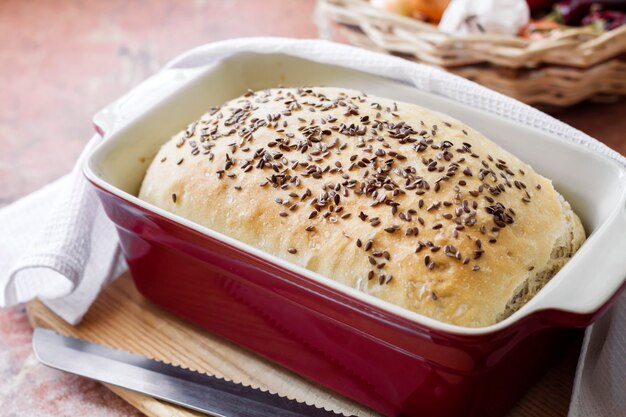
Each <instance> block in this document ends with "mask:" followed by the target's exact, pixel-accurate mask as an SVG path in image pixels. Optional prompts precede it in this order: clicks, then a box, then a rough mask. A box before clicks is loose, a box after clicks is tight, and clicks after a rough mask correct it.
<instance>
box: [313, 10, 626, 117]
mask: <svg viewBox="0 0 626 417" xmlns="http://www.w3.org/2000/svg"><path fill="white" fill-rule="evenodd" d="M316 20H317V23H318V27H319V29H320V34H321V36H322V37H325V38H340V39H342V40H345V41H347V42H349V43H352V44H354V45H358V46H362V47H365V48H369V49H374V50H378V51H383V52H388V53H392V54H395V55H400V56H403V57H406V58H409V59H413V60H415V61H418V62H424V63H428V64H433V65H437V66H440V67H443V68H445V69H446V70H448V71H451V72H454V73H456V74H459V75H461V76H463V77H466V78H469V79H472V80H474V81H476V82H478V83H480V84H483V85H485V86H487V87H490V88H493V89H494V90H498V91H500V92H502V93H504V94H507V95H509V96H512V97H515V98H517V99H519V100H521V101H524V102H526V103H529V104H540V105H541V104H543V105H552V106H561V107H562V106H569V105H572V104H575V103H578V102H580V101H583V100H586V99H596V100H602V101H606V100H610V99H615V98H617V97H619V96H623V95H626V59H625V55H626V26H622V27H620V28H618V29H615V30H612V31H610V32H606V33H602V34H598V33H596V32H594V31H592V30H590V29H589V28H576V29H570V30H564V31H559V32H558V33H555V34H554V35H553V36H550V37H549V38H546V39H542V40H528V39H523V38H517V37H512V36H499V35H488V34H479V35H470V36H453V35H450V34H447V33H443V32H440V31H439V30H438V29H437V27H436V26H434V25H431V24H428V23H424V22H420V21H418V20H415V19H411V18H407V17H403V16H399V15H396V14H393V13H388V12H384V11H381V10H378V9H374V8H373V7H371V6H370V5H369V2H368V1H367V0H318V4H317V11H316Z"/></svg>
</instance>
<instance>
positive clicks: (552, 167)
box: [85, 53, 626, 334]
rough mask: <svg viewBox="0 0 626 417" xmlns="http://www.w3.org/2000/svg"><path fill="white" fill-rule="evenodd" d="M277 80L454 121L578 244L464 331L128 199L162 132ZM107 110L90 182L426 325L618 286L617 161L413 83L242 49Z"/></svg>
mask: <svg viewBox="0 0 626 417" xmlns="http://www.w3.org/2000/svg"><path fill="white" fill-rule="evenodd" d="M279 84H282V85H284V86H300V85H326V86H337V87H345V88H353V89H357V90H360V91H363V92H365V93H368V94H373V95H379V96H383V97H388V98H392V99H395V100H399V101H405V102H410V103H415V104H419V105H422V106H424V107H428V108H430V109H433V110H437V111H440V112H442V113H446V114H448V115H450V116H452V117H455V118H456V119H458V120H460V121H462V122H464V123H466V124H468V125H470V126H472V127H473V128H475V129H477V130H479V131H481V132H482V133H484V134H485V135H486V136H487V137H489V138H490V139H491V140H493V141H494V142H496V143H498V144H499V145H501V146H502V147H504V148H505V149H507V150H509V151H510V152H512V153H513V154H515V155H517V156H518V157H519V158H521V159H522V160H523V161H525V162H527V163H529V164H530V165H532V166H533V167H534V168H535V169H536V170H537V171H538V172H539V173H541V174H542V175H544V176H545V177H547V178H551V179H552V180H553V181H554V185H555V187H556V188H557V190H558V191H559V192H561V194H563V196H564V197H565V198H566V199H567V200H568V201H569V202H570V203H571V204H572V206H573V208H574V210H575V211H576V213H578V215H579V216H580V217H581V219H582V221H583V224H584V226H585V229H586V231H587V234H588V236H589V238H588V240H587V242H585V244H584V245H583V247H582V248H581V249H580V250H579V252H578V253H577V254H576V256H575V257H574V258H573V259H572V260H571V261H570V262H569V263H568V264H567V265H566V267H565V268H563V269H562V270H561V271H560V272H559V274H557V276H555V277H554V278H553V279H552V280H551V281H550V282H549V283H548V284H547V285H546V287H544V289H542V290H541V291H540V292H539V293H538V294H537V295H536V296H535V297H534V298H533V299H532V300H531V301H530V302H528V303H527V304H526V305H525V306H524V307H522V308H521V309H520V310H519V311H518V312H516V313H515V314H513V315H512V316H511V317H509V318H507V319H506V320H504V321H502V322H499V323H497V324H495V325H492V326H489V327H484V328H479V329H469V328H463V327H459V326H453V325H449V324H446V323H442V322H439V321H436V320H433V319H430V318H428V317H424V316H421V315H418V314H416V313H412V312H410V311H407V310H405V309H402V308H400V307H397V306H395V305H392V304H389V303H387V302H385V301H382V300H379V299H376V298H374V297H372V296H369V295H367V294H364V293H362V292H359V291H357V290H355V289H352V288H349V287H346V286H344V285H341V284H338V283H337V282H335V281H333V280H331V279H328V278H325V277H322V276H320V275H319V274H316V273H313V272H311V271H308V270H306V269H304V268H301V267H298V266H295V265H292V264H290V263H288V262H286V261H284V260H282V259H280V258H277V257H274V256H271V255H268V254H265V253H264V252H261V251H259V250H257V249H255V248H253V247H251V246H248V245H245V244H242V243H240V242H237V241H235V240H233V239H230V238H228V237H227V236H224V235H221V234H219V233H216V232H213V231H211V230H209V229H207V228H204V227H202V226H199V225H196V224H194V223H191V222H189V221H188V220H186V219H183V218H181V217H179V216H176V215H173V214H171V213H168V212H165V211H164V210H161V209H158V208H156V207H153V206H151V205H149V204H147V203H144V202H143V201H141V200H139V199H137V198H136V197H135V195H136V194H137V192H138V190H139V187H140V184H141V181H142V180H143V177H144V174H145V170H146V169H147V167H148V165H149V164H150V162H151V160H152V159H153V157H154V155H155V154H156V152H157V150H158V149H159V147H160V146H161V145H162V144H163V143H164V142H165V141H167V140H168V139H169V138H170V136H171V135H173V134H174V133H176V132H178V131H180V130H181V129H182V128H184V127H185V126H186V125H187V124H188V123H190V122H192V121H193V120H195V119H197V118H198V117H199V116H200V115H201V114H203V113H204V112H205V111H207V110H208V109H209V108H210V107H211V106H214V105H219V104H221V103H223V102H225V101H227V100H229V99H231V98H234V97H237V96H239V95H241V94H242V93H244V92H245V91H246V90H247V89H248V88H251V89H263V88H271V87H276V86H278V85H279ZM107 111H108V112H109V113H111V114H109V115H108V117H110V119H111V120H113V121H116V122H117V123H118V126H119V124H120V120H121V121H122V122H123V123H121V124H123V127H121V128H119V129H117V130H116V131H114V132H107V135H106V140H104V141H103V143H102V145H100V146H99V147H98V148H97V149H96V150H95V152H94V153H93V154H92V155H91V157H90V158H89V159H88V161H87V163H86V166H85V173H86V175H87V176H88V177H89V178H90V179H91V180H92V181H94V182H95V183H97V184H98V185H100V186H101V187H103V188H105V189H107V190H109V191H111V192H112V193H114V194H117V195H119V196H120V197H122V198H125V199H127V200H130V201H132V202H133V203H135V204H137V205H140V206H143V207H146V208H148V209H150V210H152V211H154V212H157V213H159V214H161V215H163V216H165V217H169V218H172V219H174V220H176V221H178V222H180V223H183V224H185V225H186V226H189V227H192V228H194V229H197V230H199V231H201V232H203V233H205V234H208V235H211V236H214V237H217V238H219V239H221V240H224V241H226V242H228V243H230V244H232V245H235V246H239V247H241V248H243V249H245V250H247V251H249V252H252V253H254V254H256V255H258V256H261V257H264V258H266V259H269V260H271V261H273V262H275V263H277V264H281V265H283V266H286V267H288V268H290V269H294V270H297V272H299V273H301V274H303V275H306V276H309V277H311V278H312V279H315V280H320V281H321V282H323V283H324V284H326V285H329V286H332V287H334V288H337V289H340V290H342V291H343V292H347V293H349V294H350V295H352V296H354V297H357V298H361V299H364V300H366V301H367V302H369V303H370V304H375V305H377V306H379V307H381V308H384V309H386V310H391V311H393V312H394V313H396V314H399V315H401V316H405V317H407V318H410V319H412V320H414V321H418V322H420V323H424V324H427V325H429V326H431V327H436V328H439V329H441V330H444V331H450V332H455V333H463V334H480V333H487V332H491V331H495V330H497V329H499V328H502V327H504V326H508V325H510V324H511V323H512V322H513V321H516V320H519V319H520V318H521V317H523V316H525V315H527V314H530V313H532V312H534V311H537V310H540V309H545V308H556V309H562V310H566V311H572V312H576V313H583V314H584V313H589V312H593V311H595V310H597V309H598V308H599V307H600V306H601V305H602V304H603V303H604V302H605V301H606V300H607V299H608V298H609V297H610V296H611V295H612V294H613V293H614V292H615V291H616V290H617V288H619V286H620V285H621V283H622V282H623V281H624V278H625V277H626V259H625V258H626V257H625V256H624V254H626V239H624V236H626V174H625V170H624V169H623V168H622V167H620V166H619V165H618V164H617V163H615V162H614V161H612V160H610V159H608V158H606V157H603V156H601V155H598V154H597V153H595V152H592V151H590V150H589V149H587V148H585V147H583V146H579V145H575V144H572V143H570V142H568V141H565V140H563V139H560V138H558V137H555V136H552V135H549V134H546V133H543V132H541V131H539V130H537V129H534V128H531V127H528V126H524V125H521V124H519V123H515V122H512V121H509V120H507V119H504V118H501V117H498V116H494V115H492V114H490V113H487V112H484V111H481V110H477V109H474V108H471V107H469V106H466V105H463V104H459V103H456V102H454V101H452V100H450V99H447V98H443V97H440V96H436V95H433V94H429V93H425V92H423V91H420V90H418V89H416V88H415V87H413V86H409V85H405V84H401V83H398V82H396V81H393V80H389V79H385V78H381V77H378V76H373V75H371V74H367V73H362V72H358V71H353V70H348V69H345V68H341V67H336V66H332V65H326V64H319V63H315V62H311V61H307V60H303V59H299V58H294V57H289V56H286V55H274V54H272V55H261V54H253V53H245V54H239V55H236V56H234V57H232V58H229V59H227V60H224V61H221V62H220V63H218V64H214V65H212V66H210V67H208V68H203V69H202V70H166V71H163V72H161V73H159V74H157V75H156V76H155V77H153V78H152V79H151V80H148V82H147V83H145V85H144V86H143V87H142V86H140V88H139V89H137V90H136V91H135V93H134V94H133V95H131V96H130V97H127V98H126V99H124V100H122V101H120V102H118V103H116V104H115V105H114V106H113V107H111V108H109V109H108V110H107ZM129 115H131V116H129ZM116 118H117V119H116ZM105 128H106V127H105ZM619 232H621V235H620V233H619ZM619 236H622V238H621V239H620V238H619ZM620 254H621V255H620Z"/></svg>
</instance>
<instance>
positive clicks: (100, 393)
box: [0, 0, 626, 417]
mask: <svg viewBox="0 0 626 417" xmlns="http://www.w3.org/2000/svg"><path fill="white" fill-rule="evenodd" d="M313 6H314V0H298V1H293V0H264V1H258V0H186V1H177V2H167V1H160V0H159V1H151V2H149V1H134V2H127V1H125V0H111V1H107V2H87V1H72V2H62V1H54V0H49V1H42V2H34V1H22V0H4V1H2V2H0V39H1V40H2V41H1V43H2V47H1V48H0V63H1V65H0V95H1V97H2V106H1V107H0V207H2V206H5V205H7V204H9V203H11V202H12V201H14V200H16V199H17V198H19V197H21V196H23V195H25V194H27V193H29V192H31V191H34V190H36V189H37V188H39V187H41V186H42V185H44V184H46V183H48V182H50V181H51V180H53V179H55V178H58V177H60V176H61V175H63V174H64V173H66V172H67V171H68V170H69V169H70V167H71V166H72V164H73V162H74V161H75V159H76V157H77V156H78V154H79V153H80V151H81V149H82V147H83V146H84V144H85V142H86V141H87V139H88V138H89V137H90V136H91V134H92V126H91V116H92V115H93V114H94V113H95V112H96V111H97V110H98V109H100V108H101V107H103V106H104V105H106V104H107V103H109V102H110V101H112V100H113V99H115V98H116V97H118V96H120V95H121V94H123V93H124V92H125V91H127V90H129V89H130V88H131V87H132V86H134V85H135V84H137V83H139V82H140V81H141V80H142V79H144V78H146V77H147V76H149V75H150V74H152V73H153V72H155V71H156V70H157V69H158V68H159V67H160V66H161V65H163V63H165V62H166V61H167V60H168V59H170V58H172V57H174V56H175V55H177V54H178V53H180V52H182V51H184V50H186V49H188V48H190V47H193V46H195V45H198V44H202V43H206V42H211V41H215V40H219V39H226V38H231V37H240V36H255V35H271V36H290V37H317V31H316V28H315V26H314V24H313V21H312V18H311V17H312V11H313ZM554 116H555V117H557V118H559V119H561V120H563V121H565V122H567V123H570V124H572V125H573V126H575V127H577V128H579V129H581V130H583V131H585V132H587V133H589V134H591V135H592V136H594V137H596V138H598V139H599V140H601V141H603V142H605V143H607V144H608V145H609V146H611V147H613V148H614V149H616V150H618V151H619V152H621V153H622V154H626V136H625V133H624V132H626V100H625V101H622V102H620V103H617V104H608V103H607V104H591V103H586V104H581V105H578V106H575V107H573V108H571V109H568V110H566V111H561V112H559V113H555V114H554ZM30 339H31V330H30V326H29V324H28V320H27V319H26V316H25V313H24V309H23V308H12V309H8V310H3V311H0V410H2V411H1V412H0V414H2V415H3V416H29V417H39V416H55V417H56V416H70V415H72V416H74V415H89V416H94V417H99V416H134V415H140V413H139V412H138V411H136V410H134V409H133V408H131V407H130V406H128V405H127V404H126V403H125V402H124V401H122V400H120V399H119V398H117V397H116V396H115V395H113V394H112V393H110V392H109V391H108V390H107V389H105V388H104V387H103V386H101V385H99V384H97V383H94V382H90V381H87V380H85V379H83V378H79V377H75V376H70V375H65V374H62V373H61V372H57V371H53V370H50V369H46V368H44V367H42V366H41V365H39V364H38V363H37V361H36V359H35V358H34V357H33V355H32V352H31V349H30Z"/></svg>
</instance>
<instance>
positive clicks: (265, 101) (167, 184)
mask: <svg viewBox="0 0 626 417" xmlns="http://www.w3.org/2000/svg"><path fill="white" fill-rule="evenodd" d="M139 197H140V198H142V199H143V200H145V201H147V202H149V203H152V204H154V205H156V206H159V207H162V208H164V209H166V210H169V211H171V212H173V213H176V214H179V215H181V216H183V217H186V218H189V219H191V220H193V221H195V222H197V223H199V224H202V225H205V226H207V227H209V228H211V229H213V230H216V231H218V232H222V233H224V234H227V235H229V236H231V237H233V238H235V239H238V240H240V241H242V242H245V243H248V244H251V245H253V246H256V247H258V248H260V249H262V250H264V251H266V252H268V253H271V254H274V255H277V256H280V257H282V258H285V259H287V260H289V261H291V262H293V263H296V264H299V265H302V266H304V267H306V268H309V269H311V270H313V271H316V272H318V273H320V274H322V275H325V276H327V277H330V278H333V279H335V280H337V281H339V282H342V283H344V284H346V285H349V286H352V287H356V288H359V289H360V290H362V291H365V292H367V293H370V294H372V295H374V296H376V297H379V298H382V299H384V300H387V301H389V302H392V303H395V304H397V305H399V306H402V307H405V308H407V309H409V310H412V311H415V312H418V313H421V314H424V315H427V316H430V317H433V318H435V319H438V320H442V321H445V322H448V323H453V324H458V325H462V326H470V327H477V326H485V325H489V324H493V323H494V322H495V321H496V320H497V319H498V318H500V317H504V316H505V315H506V311H507V310H510V309H511V308H518V307H519V305H521V304H520V300H523V302H525V301H526V298H524V297H523V296H522V295H520V294H521V292H520V291H521V289H522V288H523V287H524V285H526V283H529V282H534V281H533V277H535V276H538V277H540V276H541V272H542V271H544V270H546V269H550V270H553V269H554V265H555V261H554V259H555V258H554V257H553V250H554V248H555V247H557V246H558V245H561V246H563V245H565V246H566V247H567V248H568V250H563V251H561V253H559V256H558V257H557V258H558V262H557V263H558V268H557V269H556V270H558V269H560V267H561V266H562V264H563V263H564V262H565V261H566V260H567V259H569V257H570V256H571V255H572V254H573V252H575V250H576V249H577V248H578V247H579V246H580V244H581V242H582V240H583V239H584V232H583V230H582V226H581V225H580V221H579V220H578V217H576V215H575V214H574V213H573V212H572V211H571V209H569V205H568V204H567V203H563V204H562V203H561V199H560V196H559V195H558V193H557V192H556V191H555V190H554V188H553V187H552V184H551V182H550V181H549V180H547V179H545V178H543V177H541V176H540V175H538V174H537V173H535V172H534V170H533V169H532V168H531V167H529V166H528V165H526V164H524V163H523V162H521V161H519V160H518V159H517V158H516V157H515V156H513V155H511V154H510V153H508V152H507V151H505V150H504V149H502V148H500V147H499V146H498V145H496V144H494V143H493V142H491V141H489V140H488V139H486V138H485V137H484V136H483V135H481V134H480V133H478V132H477V131H475V130H472V129H470V128H468V127H467V126H465V125H463V124H462V123H460V122H458V121H456V120H454V119H452V118H450V117H448V116H444V115H441V114H438V113H435V112H432V111H429V110H426V109H424V108H421V107H418V106H416V105H412V104H406V103H397V104H396V103H394V102H392V101H390V100H386V99H382V98H377V97H367V96H365V95H364V94H362V93H358V92H356V91H351V90H344V89H336V88H319V87H314V88H306V89H273V90H267V91H261V92H256V93H252V92H250V93H248V94H247V95H246V96H244V97H240V98H237V99H235V100H232V101H230V102H228V103H226V104H224V105H223V106H222V107H221V108H219V109H212V110H211V111H210V112H209V113H207V114H205V115H204V116H202V118H201V119H200V120H199V122H196V123H194V124H192V125H190V126H189V127H188V128H187V129H186V130H185V131H183V132H181V133H179V134H178V135H175V136H174V137H173V138H172V139H171V140H170V141H169V142H167V143H166V144H165V145H164V146H163V147H162V148H161V150H160V151H159V153H158V155H157V156H156V158H155V159H154V161H153V162H152V164H151V166H150V168H149V169H148V172H147V174H146V178H145V179H144V182H143V184H142V187H141V191H140V194H139ZM564 242H565V243H564ZM554 272H555V271H552V272H550V274H549V275H550V276H549V277H548V278H547V279H549V278H550V277H551V276H552V275H553V273H554ZM544 275H546V274H544ZM547 279H544V278H541V279H539V280H538V282H539V281H541V282H545V281H547ZM535 284H537V283H534V284H533V285H534V286H536V285H535ZM540 285H543V284H542V283H541V284H540ZM533 288H534V287H533ZM530 291H535V290H534V289H531V290H530ZM535 292H536V291H535ZM533 294H534V293H533ZM516 296H517V301H516V302H515V303H514V304H515V306H513V305H512V304H510V303H511V300H512V299H514V297H516Z"/></svg>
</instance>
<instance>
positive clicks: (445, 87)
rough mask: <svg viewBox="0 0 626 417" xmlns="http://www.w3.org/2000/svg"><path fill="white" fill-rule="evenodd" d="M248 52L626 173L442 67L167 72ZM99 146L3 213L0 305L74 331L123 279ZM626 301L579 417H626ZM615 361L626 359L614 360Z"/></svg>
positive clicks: (306, 53) (180, 64)
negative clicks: (486, 118) (98, 189)
mask: <svg viewBox="0 0 626 417" xmlns="http://www.w3.org/2000/svg"><path fill="white" fill-rule="evenodd" d="M241 52H256V53H283V54H287V55H291V56H296V57H300V58H305V59H309V60H313V61H317V62H321V63H328V64H333V65H339V66H343V67H346V68H352V69H356V70H360V71H364V72H369V73H372V74H377V75H380V76H384V77H387V78H390V79H394V80H397V81H399V82H403V83H406V84H409V85H413V86H415V87H416V88H418V89H420V90H424V91H428V92H430V93H434V94H439V95H442V96H445V97H449V98H451V99H453V100H455V101H458V102H461V103H464V104H467V105H470V106H472V107H475V108H479V109H482V110H485V111H488V112H490V113H493V114H497V115H499V116H502V117H505V118H508V119H510V120H513V121H516V122H520V123H523V124H526V125H528V126H532V127H535V128H537V129H540V130H543V131H546V132H549V133H552V134H555V135H557V136H560V137H562V138H564V139H565V140H569V141H572V142H575V143H579V144H581V145H583V146H586V147H588V148H590V149H593V150H595V151H596V152H598V153H601V154H604V155H607V156H608V157H610V158H613V159H614V160H616V161H618V162H619V163H621V164H624V165H626V159H625V158H624V157H623V156H621V155H619V154H618V153H617V152H615V151H613V150H611V149H610V148H608V147H607V146H605V145H604V144H602V143H600V142H598V141H597V140H595V139H593V138H591V137H590V136H588V135H586V134H584V133H582V132H580V131H578V130H576V129H574V128H572V127H570V126H568V125H566V124H564V123H562V122H560V121H558V120H556V119H554V118H553V117H550V116H548V115H546V114H544V113H542V112H540V111H539V110H537V109H535V108H533V107H530V106H527V105H525V104H522V103H520V102H518V101H516V100H514V99H511V98H509V97H506V96H503V95H502V94H499V93H496V92H494V91H492V90H489V89H487V88H484V87H481V86H479V85H478V84H475V83H473V82H471V81H468V80H465V79H463V78H460V77H457V76H454V75H451V74H449V73H446V72H444V71H442V70H439V69H437V68H434V67H430V66H426V65H420V64H415V63H412V62H409V61H406V60H403V59H400V58H396V57H392V56H388V55H383V54H379V53H375V52H370V51H366V50H363V49H359V48H354V47H350V46H346V45H341V44H336V43H331V42H326V41H321V40H294V39H282V38H246V39H234V40H229V41H223V42H217V43H212V44H207V45H204V46H201V47H198V48H195V49H192V50H191V51H189V52H186V53H184V54H182V55H181V56H179V57H178V58H176V59H174V60H173V61H171V62H170V63H169V64H168V65H167V66H166V67H165V69H185V68H199V67H204V66H206V65H210V64H212V63H215V62H217V61H219V60H222V59H225V58H228V57H229V56H232V55H235V54H237V53H241ZM144 87H145V86H144ZM140 91H142V90H141V86H139V87H138V88H137V89H135V90H134V92H131V93H129V94H128V95H127V96H125V97H124V98H122V99H120V100H121V101H118V103H120V102H122V101H128V100H131V99H132V100H135V101H138V102H139V105H136V106H134V108H135V110H136V111H137V113H140V111H139V110H137V109H138V108H142V106H141V97H137V96H140V95H141V94H139V92H140ZM144 91H145V88H144ZM145 101H146V102H149V100H145ZM135 104H137V103H135ZM115 105H116V103H114V104H113V105H112V106H113V107H112V108H115ZM127 108H133V106H127ZM144 110H145V106H144ZM130 118H132V117H130V116H129V115H128V114H126V115H124V117H122V118H120V119H119V120H117V122H116V123H113V124H112V125H111V126H110V128H111V129H113V130H115V129H118V128H120V127H121V126H122V125H123V124H124V123H125V121H127V120H129V119H130ZM110 133H111V130H109V131H108V132H107V134H110ZM98 140H99V139H93V140H92V141H91V142H90V143H89V145H88V146H87V149H86V150H85V152H84V153H83V156H81V159H80V160H79V162H78V163H77V166H76V168H75V169H74V171H73V172H72V173H71V174H70V175H69V176H68V177H66V178H64V179H62V180H59V181H58V182H57V183H54V184H52V185H50V186H48V187H46V188H44V189H43V190H41V191H40V192H38V193H36V194H35V195H32V196H28V197H26V198H24V199H22V200H20V201H18V202H16V203H15V204H14V205H12V206H9V207H7V208H5V209H3V210H1V211H0V231H1V234H0V305H3V306H6V305H10V304H14V303H17V302H23V301H26V300H28V299H30V298H33V297H36V296H37V297H40V298H43V299H44V300H45V302H46V304H47V305H49V306H50V307H51V308H52V309H53V310H54V311H55V312H57V313H58V314H59V315H61V316H62V317H63V318H64V319H65V320H67V321H69V322H71V323H76V322H78V321H80V319H81V317H82V315H83V314H84V313H85V311H86V310H87V309H88V308H89V306H90V305H91V303H92V302H93V300H94V299H95V297H96V295H97V294H98V292H99V291H100V289H101V288H102V286H103V285H104V284H105V283H106V282H108V281H109V280H110V279H111V278H112V277H114V276H115V275H116V274H117V273H119V272H120V271H121V270H123V268H124V263H123V261H122V260H121V257H120V253H119V249H118V244H117V237H116V235H115V233H114V227H113V226H112V224H111V222H110V221H109V220H108V219H107V218H106V217H105V215H104V213H103V210H102V208H101V207H100V205H99V204H98V202H97V200H96V197H95V195H94V193H93V191H90V189H89V186H88V184H87V183H86V181H85V180H84V179H83V177H82V175H81V171H80V167H81V164H82V160H83V158H84V155H86V154H87V153H88V152H89V149H90V148H91V147H92V146H95V144H96V143H97V141H98ZM103 140H106V136H105V138H104V139H103ZM625 301H626V300H625V299H624V297H622V299H621V300H620V303H619V306H617V307H616V308H614V310H613V312H612V313H613V314H611V315H607V316H605V317H604V318H603V319H602V320H601V321H600V322H599V323H598V324H596V325H594V326H592V327H590V329H589V330H588V332H587V335H586V339H585V346H584V350H583V353H582V355H581V359H580V364H579V369H578V373H577V379H576V386H575V392H574V393H575V395H574V398H573V399H572V410H571V416H572V417H577V416H583V415H585V416H614V415H618V414H615V413H614V412H613V411H614V410H624V409H625V407H624V398H625V397H626V393H625V392H624V390H620V388H621V387H623V386H624V375H625V372H626V366H624V360H623V358H624V351H625V348H624V347H625V346H626V320H625V319H624V308H625V304H626V303H625ZM596 329H597V330H596ZM614 355H621V356H618V357H617V360H616V358H615V357H614ZM620 381H621V382H622V383H621V384H618V383H619V382H620ZM609 394H611V395H609ZM580 410H584V412H583V411H580ZM612 410H613V411H612ZM579 411H580V413H579Z"/></svg>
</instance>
